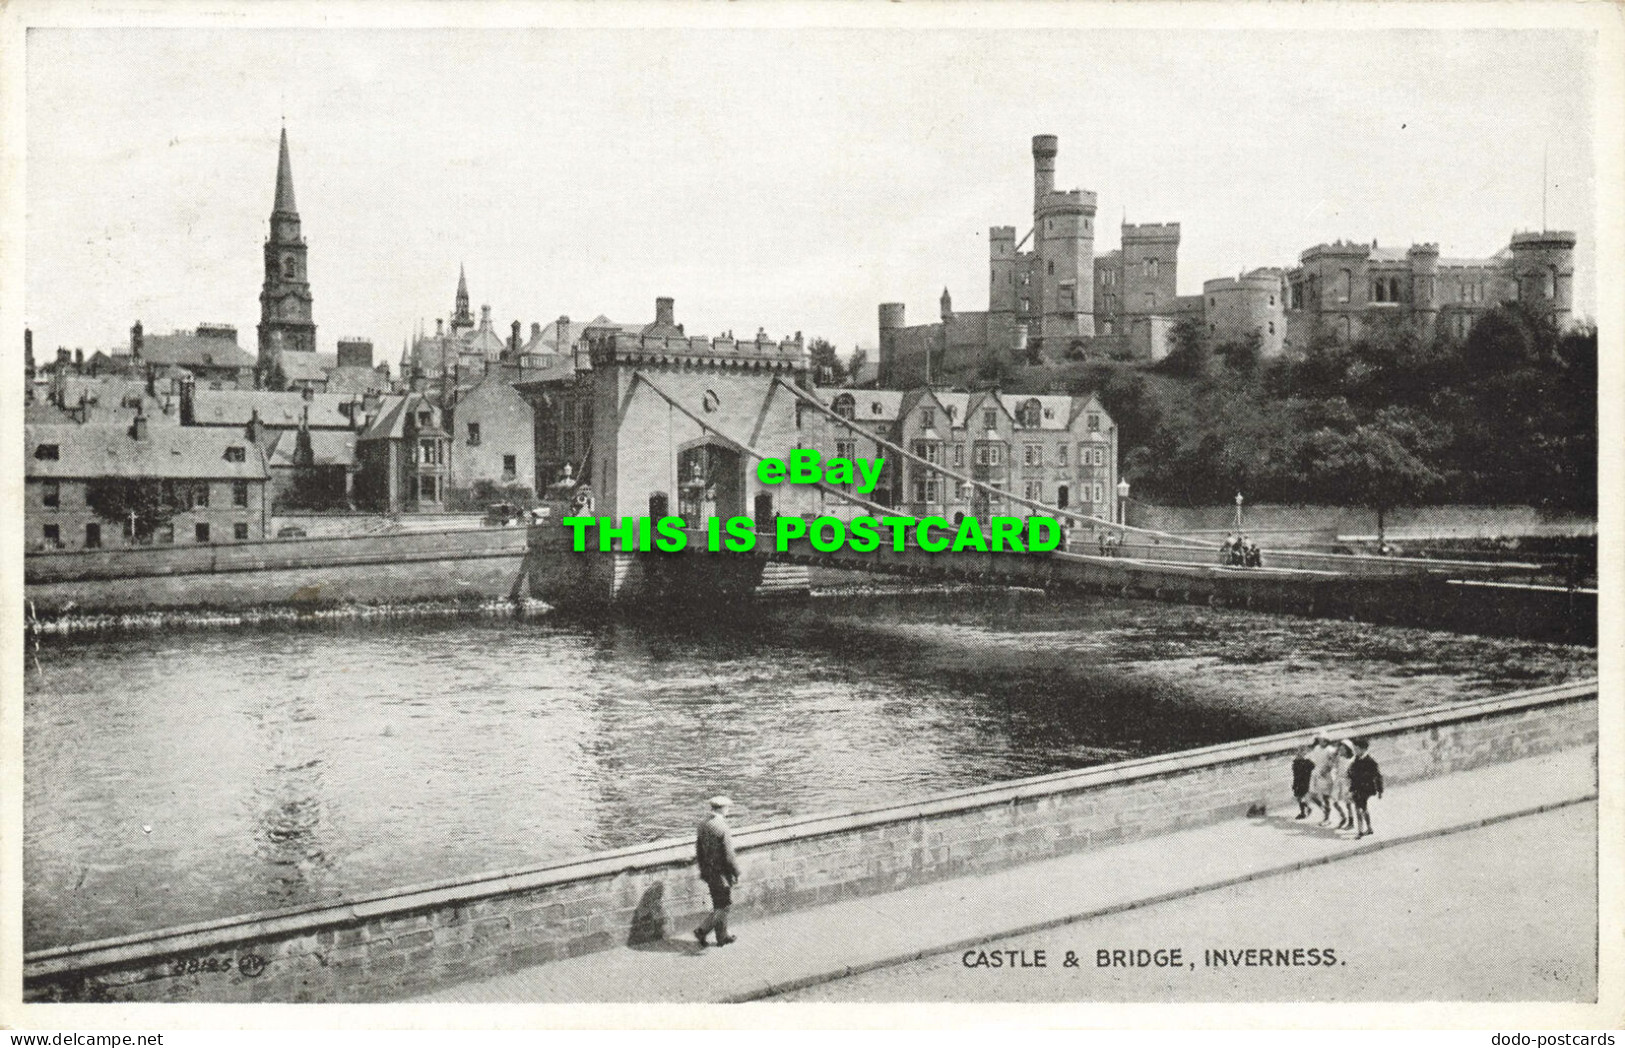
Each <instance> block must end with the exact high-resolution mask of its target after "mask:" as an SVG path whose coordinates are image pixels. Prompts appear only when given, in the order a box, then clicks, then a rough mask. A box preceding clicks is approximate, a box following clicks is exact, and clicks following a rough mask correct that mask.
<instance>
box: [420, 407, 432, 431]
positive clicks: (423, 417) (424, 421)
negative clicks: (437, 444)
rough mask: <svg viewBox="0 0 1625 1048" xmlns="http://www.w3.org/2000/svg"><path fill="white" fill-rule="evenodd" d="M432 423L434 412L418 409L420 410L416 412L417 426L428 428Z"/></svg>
mask: <svg viewBox="0 0 1625 1048" xmlns="http://www.w3.org/2000/svg"><path fill="white" fill-rule="evenodd" d="M433 423H434V412H432V411H420V412H418V428H419V429H428V428H429V426H431V425H432V424H433Z"/></svg>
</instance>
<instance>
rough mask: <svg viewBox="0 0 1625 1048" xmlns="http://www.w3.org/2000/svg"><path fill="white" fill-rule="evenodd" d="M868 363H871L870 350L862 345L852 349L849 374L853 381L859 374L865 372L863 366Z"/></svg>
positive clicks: (848, 365)
mask: <svg viewBox="0 0 1625 1048" xmlns="http://www.w3.org/2000/svg"><path fill="white" fill-rule="evenodd" d="M867 363H869V351H868V350H867V349H863V348H861V347H860V348H858V349H854V350H853V351H852V359H851V360H849V361H847V365H846V373H847V375H848V376H849V377H851V378H852V379H853V381H856V380H857V378H858V376H859V375H862V374H863V367H864V365H865V364H867Z"/></svg>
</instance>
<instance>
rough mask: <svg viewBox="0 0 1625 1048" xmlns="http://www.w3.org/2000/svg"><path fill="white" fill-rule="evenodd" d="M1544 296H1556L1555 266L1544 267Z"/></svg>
mask: <svg viewBox="0 0 1625 1048" xmlns="http://www.w3.org/2000/svg"><path fill="white" fill-rule="evenodd" d="M1546 297H1547V298H1556V297H1557V267H1556V266H1547V267H1546Z"/></svg>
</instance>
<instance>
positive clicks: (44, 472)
mask: <svg viewBox="0 0 1625 1048" xmlns="http://www.w3.org/2000/svg"><path fill="white" fill-rule="evenodd" d="M24 448H25V449H26V451H25V459H24V462H25V477H26V491H25V496H24V507H25V508H24V517H25V522H26V528H27V536H28V537H27V546H28V548H29V549H31V550H54V549H102V548H107V547H114V546H130V545H149V544H157V545H166V544H176V543H212V542H247V541H250V540H255V539H262V538H264V537H265V533H266V526H267V523H268V515H269V512H270V507H269V503H268V499H267V490H266V488H267V484H266V482H267V480H268V476H269V474H268V471H267V469H266V464H265V456H264V454H263V453H262V452H261V450H260V448H259V447H258V446H256V445H255V444H254V442H253V441H250V440H248V439H246V438H245V437H244V436H243V434H242V433H241V432H239V431H235V430H229V429H211V428H202V427H191V426H176V425H157V426H154V425H149V423H148V420H147V418H146V416H145V415H138V416H136V418H135V419H134V420H133V421H132V422H130V423H129V424H128V425H118V424H114V425H98V424H86V425H78V424H61V425H31V426H26V427H24Z"/></svg>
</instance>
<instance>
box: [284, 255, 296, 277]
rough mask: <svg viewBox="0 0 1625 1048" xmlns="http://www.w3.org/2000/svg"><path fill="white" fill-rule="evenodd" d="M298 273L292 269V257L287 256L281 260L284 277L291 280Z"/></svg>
mask: <svg viewBox="0 0 1625 1048" xmlns="http://www.w3.org/2000/svg"><path fill="white" fill-rule="evenodd" d="M298 272H299V271H298V270H297V269H296V268H294V264H293V256H292V255H289V256H288V257H287V258H285V259H283V260H282V275H283V276H284V277H286V278H288V279H289V280H292V279H293V278H294V277H295V276H296V275H297V274H298Z"/></svg>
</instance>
